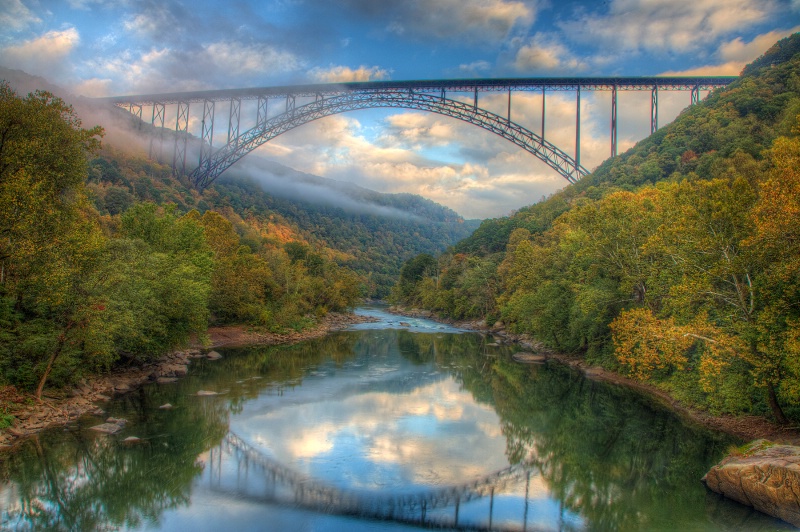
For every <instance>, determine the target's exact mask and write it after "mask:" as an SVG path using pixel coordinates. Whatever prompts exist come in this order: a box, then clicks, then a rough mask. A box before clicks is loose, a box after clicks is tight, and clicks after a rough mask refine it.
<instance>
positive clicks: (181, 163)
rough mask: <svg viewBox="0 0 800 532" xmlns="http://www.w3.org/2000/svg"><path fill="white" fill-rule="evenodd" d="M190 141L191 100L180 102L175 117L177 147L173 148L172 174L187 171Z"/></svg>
mask: <svg viewBox="0 0 800 532" xmlns="http://www.w3.org/2000/svg"><path fill="white" fill-rule="evenodd" d="M188 141H189V102H178V112H177V115H176V117H175V148H174V149H173V150H172V174H173V175H175V176H177V175H184V174H185V173H186V144H187V143H188Z"/></svg>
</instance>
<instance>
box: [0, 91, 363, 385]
mask: <svg viewBox="0 0 800 532" xmlns="http://www.w3.org/2000/svg"><path fill="white" fill-rule="evenodd" d="M101 136H102V129H100V128H99V127H95V128H92V129H84V128H83V127H82V125H81V121H80V120H79V119H78V117H77V115H76V114H75V111H74V110H73V108H72V107H70V106H68V105H66V104H65V103H64V102H63V101H62V100H61V99H59V98H57V97H55V96H53V95H52V94H50V93H47V92H35V93H32V94H30V95H28V96H27V97H24V98H21V97H20V96H18V95H17V94H16V93H15V92H14V91H13V90H11V89H10V88H9V87H8V85H5V84H0V139H1V141H0V384H14V385H17V386H18V387H21V388H23V389H29V390H33V389H35V390H36V393H37V396H39V397H41V395H42V391H43V389H44V386H45V385H46V384H47V383H48V382H50V383H53V384H65V383H69V382H74V381H76V380H77V379H80V378H81V377H82V376H84V375H86V374H87V373H91V372H94V371H100V370H104V369H108V368H110V367H111V366H113V365H115V364H120V363H141V362H142V361H146V360H149V359H152V358H155V357H158V356H160V355H162V354H163V353H164V352H166V351H167V350H169V349H172V348H174V347H176V346H179V345H183V344H185V343H186V342H187V340H188V339H189V337H190V336H191V335H199V336H200V337H202V336H203V334H204V333H205V331H206V328H207V327H208V324H209V322H212V323H247V324H252V325H254V326H258V327H262V328H264V329H268V330H272V331H283V330H287V329H294V330H298V329H302V328H303V327H305V326H306V325H308V324H310V323H311V322H313V321H314V320H315V319H316V318H318V317H320V316H324V315H325V314H326V313H328V312H330V311H343V310H346V309H349V308H351V307H352V306H353V305H354V304H355V303H356V302H357V301H358V300H359V299H360V297H361V284H362V283H361V279H360V278H359V276H358V275H357V274H355V273H354V272H353V271H352V270H349V269H347V268H345V267H342V266H340V265H339V264H338V263H337V262H336V260H334V258H335V257H332V253H330V252H329V250H327V249H326V248H318V247H314V246H311V245H309V244H308V243H306V242H305V241H303V239H302V238H296V236H295V235H294V234H293V233H292V231H291V229H289V228H288V227H287V226H285V225H283V224H281V223H280V222H274V221H272V220H267V219H263V218H259V217H257V216H253V215H251V214H249V213H244V214H243V215H239V214H238V213H236V212H235V211H234V210H233V209H232V208H231V207H229V206H220V208H219V210H216V211H215V210H213V209H211V205H209V204H208V202H207V201H205V200H204V199H203V197H202V196H200V195H199V194H198V193H197V192H195V191H192V190H189V189H188V188H186V187H185V186H181V185H180V184H176V183H175V182H174V180H173V179H172V178H171V177H170V175H169V173H170V171H169V169H168V168H166V167H162V166H159V165H155V164H153V163H150V162H147V161H146V160H144V159H138V158H135V157H130V156H123V155H121V154H120V153H119V152H112V151H105V152H102V153H103V155H102V156H101V157H99V158H96V159H94V160H93V161H92V162H91V163H89V162H88V160H87V154H91V153H98V150H99V149H100V142H99V139H100V137H101ZM87 176H88V179H87ZM209 199H212V198H209ZM221 203H224V202H221Z"/></svg>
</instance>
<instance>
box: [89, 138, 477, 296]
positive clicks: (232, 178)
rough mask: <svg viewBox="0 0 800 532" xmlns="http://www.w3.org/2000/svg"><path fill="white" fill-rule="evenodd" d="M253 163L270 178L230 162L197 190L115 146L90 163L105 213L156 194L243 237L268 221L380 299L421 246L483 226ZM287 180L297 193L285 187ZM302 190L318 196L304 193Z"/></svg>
mask: <svg viewBox="0 0 800 532" xmlns="http://www.w3.org/2000/svg"><path fill="white" fill-rule="evenodd" d="M252 157H253V158H256V157H255V156H252ZM256 159H257V158H256ZM247 169H248V171H250V172H253V173H254V174H255V175H259V176H263V175H264V174H265V173H266V172H270V177H271V178H272V179H271V180H270V181H269V182H264V180H263V179H261V180H259V179H258V178H256V177H253V176H251V175H248V173H247V171H243V170H239V171H234V170H235V169H232V170H231V171H230V174H231V175H223V176H222V177H221V178H220V179H219V180H217V181H216V182H215V183H214V184H213V185H212V186H211V187H209V188H208V189H206V190H205V191H204V193H203V194H202V195H199V194H197V193H196V192H195V191H193V189H192V187H191V185H190V184H189V183H188V182H187V181H186V180H185V178H183V179H180V180H178V179H175V178H173V177H172V174H171V169H170V168H169V167H166V166H160V165H157V164H154V163H153V162H151V161H147V160H146V159H145V158H144V157H142V156H139V157H135V156H131V155H130V154H127V153H124V152H122V151H120V150H118V149H114V147H113V145H110V147H109V148H108V149H104V150H102V151H101V152H100V153H99V156H98V157H97V158H96V159H94V160H93V161H92V162H91V163H90V171H89V183H90V185H89V189H90V190H91V192H92V199H93V201H94V203H95V205H96V206H97V208H98V210H99V211H100V212H101V213H103V214H111V215H114V214H120V213H122V212H124V211H125V210H126V209H127V208H128V207H129V206H130V205H132V204H133V203H134V202H136V201H153V202H156V203H159V204H162V203H174V204H175V205H176V206H177V208H178V210H179V211H180V212H186V211H187V210H189V209H197V210H198V211H200V212H201V213H202V212H205V211H206V210H209V209H210V210H214V211H218V212H222V213H224V215H225V217H226V218H228V219H229V220H230V221H231V222H233V223H234V225H235V226H236V227H237V228H238V229H237V231H238V232H239V234H240V236H242V237H246V236H247V234H248V233H249V232H252V231H253V228H254V227H258V228H264V227H269V228H270V229H269V230H268V232H270V233H271V234H272V236H271V237H270V238H277V239H279V240H282V242H281V243H286V242H289V241H294V242H300V243H303V244H307V245H310V246H312V247H314V248H316V249H318V250H320V252H322V253H323V254H325V255H327V256H328V257H329V258H330V259H331V260H334V261H336V262H337V263H338V264H340V265H342V266H346V267H347V268H349V269H352V270H353V271H355V272H357V273H358V274H359V275H360V276H361V277H362V278H363V283H364V295H365V296H369V297H374V298H385V297H386V296H387V295H388V293H389V290H390V288H391V287H392V285H393V284H394V283H395V282H396V281H397V278H398V275H399V272H400V268H401V266H402V264H403V262H404V261H405V260H407V259H408V258H410V257H413V256H415V255H417V254H419V253H440V252H442V251H444V250H445V249H447V247H448V246H450V245H452V244H453V243H455V242H457V241H458V240H459V239H461V238H464V237H466V236H468V235H469V234H470V233H471V232H472V230H474V228H475V227H476V225H477V221H464V220H463V219H462V218H461V217H460V216H458V214H456V213H455V212H453V211H452V210H450V209H448V208H446V207H443V206H441V205H439V204H437V203H434V202H432V201H430V200H426V199H424V198H422V197H420V196H416V195H412V194H379V193H377V192H374V191H371V190H367V189H364V188H361V187H357V186H355V185H348V184H344V183H337V182H334V181H331V180H324V179H322V178H319V177H316V176H309V175H306V174H302V173H300V172H297V171H295V170H292V169H290V168H285V167H280V166H278V165H275V163H270V162H268V161H257V160H256V162H255V163H253V162H250V164H248V166H247ZM271 185H272V186H273V188H274V189H275V190H273V188H271ZM287 187H293V189H294V191H295V192H294V193H289V192H287V191H286V189H287ZM304 194H305V195H306V196H309V197H311V198H315V199H312V200H304V199H303V195H304ZM258 231H260V232H262V233H263V230H262V229H258ZM263 236H267V235H266V234H264V235H263Z"/></svg>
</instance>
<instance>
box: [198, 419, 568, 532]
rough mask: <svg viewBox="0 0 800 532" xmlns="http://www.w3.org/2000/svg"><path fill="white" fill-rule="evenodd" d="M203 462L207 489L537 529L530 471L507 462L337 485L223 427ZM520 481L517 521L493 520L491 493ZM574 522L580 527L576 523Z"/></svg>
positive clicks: (368, 514)
mask: <svg viewBox="0 0 800 532" xmlns="http://www.w3.org/2000/svg"><path fill="white" fill-rule="evenodd" d="M223 464H224V465H223ZM209 466H210V467H209V468H208V469H207V479H208V483H209V487H210V488H211V490H212V491H216V492H222V493H225V494H228V495H231V496H234V497H236V498H239V499H244V500H249V501H254V502H261V503H265V504H278V505H284V506H292V507H296V508H302V509H306V510H310V511H315V512H323V513H327V514H334V515H344V516H354V517H359V518H364V519H375V520H383V521H393V522H396V523H405V524H411V525H414V526H422V527H425V528H450V529H456V530H501V531H502V530H513V531H518V530H524V531H527V530H530V531H534V530H543V529H542V528H541V527H539V526H530V525H529V524H528V512H529V504H528V494H529V489H530V482H531V475H532V473H533V472H532V471H531V470H530V469H528V468H526V467H524V466H521V465H515V466H511V467H508V468H506V469H502V470H500V471H496V472H494V473H491V474H489V475H486V476H484V477H481V478H478V479H475V480H473V481H471V482H468V483H465V484H462V485H458V486H448V487H445V488H437V489H430V490H425V491H419V492H416V493H403V494H396V493H379V492H378V493H372V492H368V491H357V490H351V489H343V488H337V487H335V486H332V485H331V484H328V483H325V482H322V481H319V480H315V479H313V478H310V477H307V476H304V475H302V474H300V473H298V472H297V471H294V470H292V469H290V468H288V467H286V466H285V465H283V464H281V463H280V462H278V461H277V460H275V459H273V458H270V457H268V456H266V455H265V454H264V453H262V452H261V451H259V450H257V449H256V448H254V447H253V446H251V445H250V444H248V443H247V442H245V441H244V440H243V439H242V438H240V437H239V436H237V435H236V434H234V433H233V432H229V433H228V435H227V436H226V437H225V439H224V440H223V442H222V444H221V445H220V446H219V447H217V448H215V449H212V450H211V453H210V459H209ZM234 470H235V471H234ZM533 474H534V475H535V473H533ZM522 483H524V484H525V502H524V507H523V508H521V509H520V510H521V513H522V515H520V516H519V521H518V522H516V523H512V524H509V523H508V522H507V520H506V521H504V522H503V523H500V524H498V523H493V513H494V502H495V496H496V495H500V494H502V493H503V492H504V491H506V490H508V489H509V488H512V487H517V486H521V484H522ZM483 498H488V508H487V512H488V515H487V516H486V518H484V519H481V522H480V523H476V522H474V520H470V521H469V522H461V521H460V520H459V511H460V509H461V505H462V504H464V503H468V502H470V501H475V500H477V499H483ZM462 521H463V519H462ZM560 521H561V520H560ZM556 527H557V528H558V529H561V530H564V529H570V528H573V527H572V526H570V525H569V523H565V522H563V521H561V522H559V523H558V524H557V525H556ZM548 528H549V527H548ZM577 528H581V527H580V525H578V527H577Z"/></svg>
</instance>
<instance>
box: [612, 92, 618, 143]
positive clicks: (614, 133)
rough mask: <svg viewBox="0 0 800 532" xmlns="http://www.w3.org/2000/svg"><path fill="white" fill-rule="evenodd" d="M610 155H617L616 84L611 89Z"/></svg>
mask: <svg viewBox="0 0 800 532" xmlns="http://www.w3.org/2000/svg"><path fill="white" fill-rule="evenodd" d="M611 156H612V157H616V156H617V86H616V85H614V87H613V88H612V89H611Z"/></svg>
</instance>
